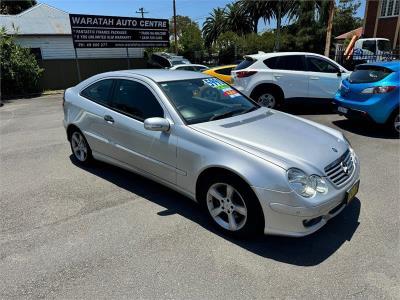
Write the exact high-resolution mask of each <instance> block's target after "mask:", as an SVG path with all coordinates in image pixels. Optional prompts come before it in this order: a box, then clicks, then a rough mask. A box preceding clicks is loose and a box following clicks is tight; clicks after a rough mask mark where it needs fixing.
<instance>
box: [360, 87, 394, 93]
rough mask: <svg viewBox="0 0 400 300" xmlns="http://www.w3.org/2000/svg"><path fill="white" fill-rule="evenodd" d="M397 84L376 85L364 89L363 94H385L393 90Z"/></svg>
mask: <svg viewBox="0 0 400 300" xmlns="http://www.w3.org/2000/svg"><path fill="white" fill-rule="evenodd" d="M395 88H396V86H393V85H388V86H375V87H370V88H366V89H363V90H362V91H361V94H384V93H389V92H391V91H393V90H394V89H395Z"/></svg>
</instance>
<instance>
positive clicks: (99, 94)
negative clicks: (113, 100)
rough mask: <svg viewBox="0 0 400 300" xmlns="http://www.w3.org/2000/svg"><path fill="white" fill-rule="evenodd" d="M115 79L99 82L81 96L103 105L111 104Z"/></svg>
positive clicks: (85, 90) (89, 87)
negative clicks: (111, 93)
mask: <svg viewBox="0 0 400 300" xmlns="http://www.w3.org/2000/svg"><path fill="white" fill-rule="evenodd" d="M113 81H114V80H113V79H105V80H100V81H97V82H96V83H93V84H92V85H90V86H88V87H87V88H85V89H84V90H83V91H82V92H81V96H83V97H85V98H88V99H90V100H92V101H94V102H97V103H99V104H103V105H109V104H110V96H111V95H110V92H111V87H112V84H113Z"/></svg>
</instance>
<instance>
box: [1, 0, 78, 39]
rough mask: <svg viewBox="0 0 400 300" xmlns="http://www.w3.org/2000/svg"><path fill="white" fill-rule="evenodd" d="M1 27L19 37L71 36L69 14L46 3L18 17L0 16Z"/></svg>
mask: <svg viewBox="0 0 400 300" xmlns="http://www.w3.org/2000/svg"><path fill="white" fill-rule="evenodd" d="M0 27H5V28H6V32H7V33H8V34H18V35H54V34H57V35H58V34H59V35H65V34H68V35H70V34H71V27H70V23H69V15H68V13H66V12H65V11H62V10H60V9H57V8H55V7H52V6H50V5H47V4H44V3H39V4H37V5H35V6H33V7H31V8H29V9H27V10H25V11H23V12H21V13H20V14H18V15H0Z"/></svg>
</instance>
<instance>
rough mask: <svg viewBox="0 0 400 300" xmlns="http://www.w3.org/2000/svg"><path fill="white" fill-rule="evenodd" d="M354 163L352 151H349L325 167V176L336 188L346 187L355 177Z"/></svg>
mask: <svg viewBox="0 0 400 300" xmlns="http://www.w3.org/2000/svg"><path fill="white" fill-rule="evenodd" d="M354 169H355V167H354V161H353V158H352V156H351V153H350V150H347V151H346V152H345V153H344V154H343V155H342V156H341V157H339V158H338V159H337V160H335V161H334V162H332V163H330V164H329V165H328V166H326V167H325V169H324V170H325V174H326V176H327V177H328V178H329V180H330V181H331V182H332V183H333V184H334V185H336V186H338V187H340V186H342V185H344V184H345V183H346V182H347V181H348V180H349V179H350V178H351V176H352V175H353V172H354Z"/></svg>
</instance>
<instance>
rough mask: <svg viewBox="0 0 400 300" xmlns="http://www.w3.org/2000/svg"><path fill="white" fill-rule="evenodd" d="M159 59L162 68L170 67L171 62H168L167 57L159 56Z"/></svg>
mask: <svg viewBox="0 0 400 300" xmlns="http://www.w3.org/2000/svg"><path fill="white" fill-rule="evenodd" d="M159 60H160V65H161V67H163V68H169V67H171V64H170V63H169V61H168V59H165V58H164V57H159Z"/></svg>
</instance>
